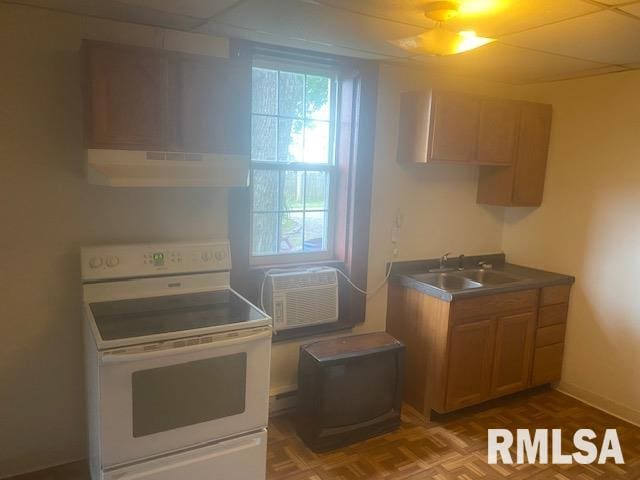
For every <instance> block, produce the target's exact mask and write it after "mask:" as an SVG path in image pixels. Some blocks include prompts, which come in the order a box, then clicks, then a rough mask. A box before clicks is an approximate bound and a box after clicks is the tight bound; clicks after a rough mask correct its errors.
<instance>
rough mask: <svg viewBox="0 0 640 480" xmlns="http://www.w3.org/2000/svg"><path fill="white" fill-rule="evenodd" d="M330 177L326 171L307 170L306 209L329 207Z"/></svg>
mask: <svg viewBox="0 0 640 480" xmlns="http://www.w3.org/2000/svg"><path fill="white" fill-rule="evenodd" d="M328 179H329V176H328V175H327V173H326V172H307V179H306V184H305V210H324V209H326V208H327V193H328V190H329V188H328Z"/></svg>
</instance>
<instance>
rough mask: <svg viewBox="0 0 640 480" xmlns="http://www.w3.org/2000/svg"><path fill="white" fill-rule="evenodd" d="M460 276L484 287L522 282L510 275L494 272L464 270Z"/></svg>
mask: <svg viewBox="0 0 640 480" xmlns="http://www.w3.org/2000/svg"><path fill="white" fill-rule="evenodd" d="M459 275H461V276H463V277H464V278H468V279H469V280H472V281H474V282H479V283H481V284H483V285H502V284H503V283H513V282H518V281H520V280H521V279H520V278H518V277H514V276H513V275H509V274H508V273H503V272H496V271H493V270H463V271H461V272H459Z"/></svg>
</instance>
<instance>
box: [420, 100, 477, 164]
mask: <svg viewBox="0 0 640 480" xmlns="http://www.w3.org/2000/svg"><path fill="white" fill-rule="evenodd" d="M479 112H480V101H479V100H478V99H477V98H475V97H473V96H471V95H465V94H461V93H450V92H447V93H444V92H433V95H432V99H431V118H430V127H429V160H430V161H435V162H451V163H472V162H474V159H475V155H476V143H477V138H478V118H479Z"/></svg>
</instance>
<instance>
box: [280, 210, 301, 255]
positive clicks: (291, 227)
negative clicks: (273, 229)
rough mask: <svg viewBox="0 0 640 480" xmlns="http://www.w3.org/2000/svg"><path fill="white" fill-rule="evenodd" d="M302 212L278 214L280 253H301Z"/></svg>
mask: <svg viewBox="0 0 640 480" xmlns="http://www.w3.org/2000/svg"><path fill="white" fill-rule="evenodd" d="M302 223H303V213H302V212H284V213H281V214H280V252H281V253H292V252H300V251H302Z"/></svg>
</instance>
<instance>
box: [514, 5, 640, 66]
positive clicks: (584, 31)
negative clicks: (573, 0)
mask: <svg viewBox="0 0 640 480" xmlns="http://www.w3.org/2000/svg"><path fill="white" fill-rule="evenodd" d="M502 40H503V41H504V42H505V43H508V44H512V45H519V46H523V47H527V48H533V49H537V50H544V51H546V52H552V53H557V54H561V55H568V56H571V57H576V58H582V59H585V60H591V61H595V62H601V63H609V64H620V65H622V64H627V63H634V62H637V61H640V21H637V20H635V19H633V18H630V17H628V16H626V15H620V14H617V13H615V12H613V11H610V10H603V11H600V12H596V13H592V14H590V15H586V16H584V17H580V18H575V19H572V20H567V21H564V22H560V23H557V24H554V25H547V26H545V27H540V28H537V29H535V30H530V31H528V32H523V33H519V34H515V35H509V36H507V37H504V38H503V39H502Z"/></svg>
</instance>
